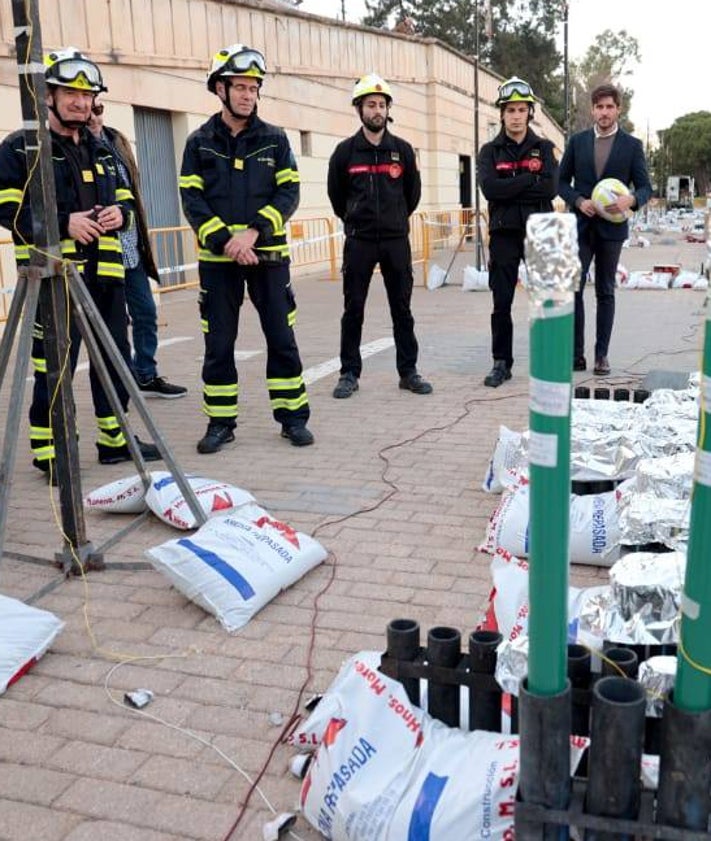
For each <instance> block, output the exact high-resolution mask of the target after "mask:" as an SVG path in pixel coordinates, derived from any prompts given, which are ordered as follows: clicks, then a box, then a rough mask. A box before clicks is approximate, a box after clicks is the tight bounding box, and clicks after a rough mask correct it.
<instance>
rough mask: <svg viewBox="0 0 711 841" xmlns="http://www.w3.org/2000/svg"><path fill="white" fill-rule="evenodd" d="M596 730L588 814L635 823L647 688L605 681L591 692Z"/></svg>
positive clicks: (597, 837)
mask: <svg viewBox="0 0 711 841" xmlns="http://www.w3.org/2000/svg"><path fill="white" fill-rule="evenodd" d="M592 698H593V700H592V716H591V717H592V727H591V730H592V732H591V736H590V748H589V754H588V787H587V796H586V802H585V811H586V812H587V813H588V814H590V815H599V816H602V817H608V818H629V819H632V820H634V819H636V818H637V815H638V812H639V802H640V791H641V785H642V784H641V781H640V769H641V764H642V743H643V741H644V713H645V708H646V704H647V698H646V693H645V691H644V687H643V686H641V685H640V684H639V683H636V682H635V681H633V680H629V679H628V678H624V677H603V678H600V680H598V681H597V683H596V684H595V685H594V686H593V690H592ZM632 838H633V836H632V835H622V834H620V833H614V832H604V831H601V830H594V829H587V830H585V841H617V839H620V841H632Z"/></svg>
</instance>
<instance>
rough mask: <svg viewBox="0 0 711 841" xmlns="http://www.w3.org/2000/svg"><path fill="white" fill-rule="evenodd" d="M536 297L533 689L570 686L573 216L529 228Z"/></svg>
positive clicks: (576, 266)
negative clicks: (569, 583)
mask: <svg viewBox="0 0 711 841" xmlns="http://www.w3.org/2000/svg"><path fill="white" fill-rule="evenodd" d="M526 237H527V239H526V262H527V268H528V279H529V290H528V291H529V298H530V319H531V326H530V355H531V381H530V400H529V410H530V436H531V437H530V445H529V469H530V478H531V488H530V514H529V538H530V540H529V607H530V614H529V619H528V634H529V647H528V691H529V692H531V693H532V694H533V695H556V694H558V693H560V692H562V691H563V690H564V689H565V686H566V658H567V629H568V565H569V555H570V551H569V534H570V397H571V379H572V368H571V360H572V358H573V309H574V289H575V285H576V283H577V281H578V278H579V275H580V262H579V259H578V239H577V231H576V227H575V218H574V217H573V215H572V214H568V213H537V214H534V215H533V216H531V217H530V218H529V220H528V224H527V228H526Z"/></svg>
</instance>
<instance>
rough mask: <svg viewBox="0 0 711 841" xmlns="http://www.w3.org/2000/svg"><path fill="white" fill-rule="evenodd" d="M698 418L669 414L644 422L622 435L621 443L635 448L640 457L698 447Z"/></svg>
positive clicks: (681, 451) (691, 449)
mask: <svg viewBox="0 0 711 841" xmlns="http://www.w3.org/2000/svg"><path fill="white" fill-rule="evenodd" d="M697 427H698V418H697V417H694V418H685V417H674V416H672V415H668V416H665V417H659V418H655V419H653V420H649V421H648V422H646V423H643V424H642V425H641V426H640V427H638V428H636V429H632V430H629V431H628V432H627V434H626V435H624V436H622V439H621V442H620V443H621V444H622V445H624V446H626V447H629V448H630V449H631V450H633V451H634V452H635V453H636V454H637V457H638V458H659V457H660V456H670V455H674V453H684V452H687V453H688V452H693V451H694V450H695V449H696V431H697Z"/></svg>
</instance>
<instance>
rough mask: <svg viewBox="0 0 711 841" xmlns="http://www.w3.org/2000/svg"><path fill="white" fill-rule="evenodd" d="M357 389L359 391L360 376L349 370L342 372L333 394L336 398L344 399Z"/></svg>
mask: <svg viewBox="0 0 711 841" xmlns="http://www.w3.org/2000/svg"><path fill="white" fill-rule="evenodd" d="M356 391H358V377H356V375H355V374H351V373H350V372H348V373H346V374H341V376H340V377H339V379H338V382H337V383H336V387H335V388H334V389H333V396H334V397H335V398H336V400H344V399H345V398H346V397H350V396H351V394H353V393H354V392H356Z"/></svg>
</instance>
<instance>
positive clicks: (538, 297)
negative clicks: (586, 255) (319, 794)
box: [525, 213, 580, 318]
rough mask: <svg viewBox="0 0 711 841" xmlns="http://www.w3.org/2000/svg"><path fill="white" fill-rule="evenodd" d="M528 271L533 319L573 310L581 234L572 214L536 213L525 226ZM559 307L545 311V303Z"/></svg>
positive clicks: (577, 279)
mask: <svg viewBox="0 0 711 841" xmlns="http://www.w3.org/2000/svg"><path fill="white" fill-rule="evenodd" d="M525 251H526V269H527V271H528V298H529V302H530V305H531V318H544V317H546V316H547V315H551V314H560V309H559V307H569V308H570V309H571V311H572V306H573V293H574V291H575V290H576V289H577V288H578V285H579V282H580V259H579V257H578V232H577V225H576V222H575V216H574V215H573V214H572V213H534V214H532V215H531V216H529V217H528V222H527V223H526V243H525ZM551 301H552V302H553V303H554V304H556V305H558V306H557V307H556V308H555V309H554V310H553V312H548V311H546V308H544V303H546V302H551Z"/></svg>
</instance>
